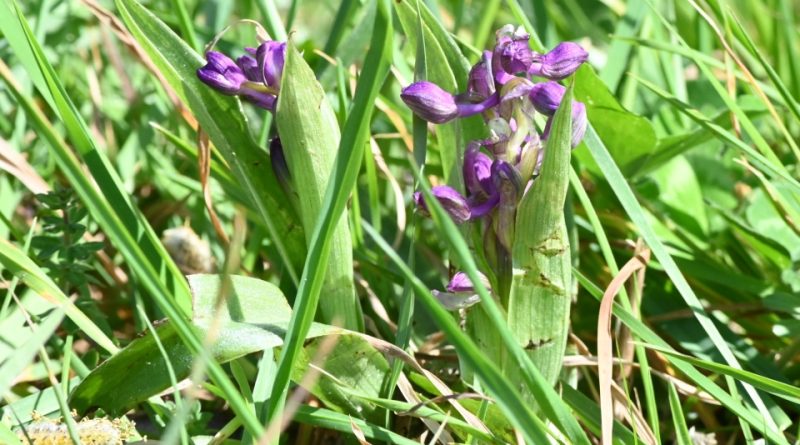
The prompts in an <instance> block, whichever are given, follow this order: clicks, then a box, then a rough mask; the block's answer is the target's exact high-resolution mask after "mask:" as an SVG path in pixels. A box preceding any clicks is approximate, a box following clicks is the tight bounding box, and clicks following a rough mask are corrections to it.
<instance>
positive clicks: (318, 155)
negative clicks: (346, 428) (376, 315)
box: [275, 44, 364, 331]
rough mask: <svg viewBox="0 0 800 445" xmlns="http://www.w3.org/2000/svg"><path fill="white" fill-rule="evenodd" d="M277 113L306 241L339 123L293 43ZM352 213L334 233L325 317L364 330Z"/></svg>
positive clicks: (330, 166) (319, 206) (319, 205)
mask: <svg viewBox="0 0 800 445" xmlns="http://www.w3.org/2000/svg"><path fill="white" fill-rule="evenodd" d="M275 114H276V120H277V124H278V134H279V135H280V137H281V143H282V145H283V152H284V154H285V156H286V163H287V165H288V166H289V172H290V174H291V177H292V185H293V188H294V190H295V191H296V192H297V196H298V201H299V205H300V219H301V221H302V222H303V229H304V231H305V233H306V243H310V242H311V235H312V233H313V231H314V225H315V224H316V222H317V219H318V218H319V216H320V212H321V211H322V205H323V200H324V199H325V190H326V188H327V186H328V180H329V179H330V177H331V174H332V173H333V167H334V160H335V157H336V152H337V149H338V148H339V125H338V124H337V122H336V115H335V114H334V113H333V109H332V108H331V106H330V104H329V103H328V100H327V99H326V98H325V92H324V91H322V87H321V86H320V85H319V83H318V82H317V79H316V78H315V77H314V72H313V71H311V68H310V67H309V66H308V65H307V64H306V62H305V61H304V60H303V58H302V56H300V54H299V53H298V52H297V50H296V49H295V47H294V45H292V44H289V45H288V48H287V49H286V64H285V66H284V70H283V76H282V80H281V93H280V95H279V96H278V106H277V110H276V112H275ZM347 213H348V212H347V210H345V211H344V212H343V213H342V215H341V216H340V217H339V220H338V222H337V223H336V225H335V228H334V229H333V232H332V233H331V235H330V241H329V242H330V245H331V247H330V257H329V259H328V263H327V270H326V273H325V280H324V281H323V286H324V287H325V295H323V296H322V297H321V298H320V301H319V317H320V320H322V321H323V322H326V323H335V324H337V325H341V326H342V327H344V328H346V329H351V330H354V331H362V330H363V329H364V320H363V319H362V316H361V306H360V305H359V302H358V298H357V296H356V291H355V284H354V282H353V242H352V240H351V239H350V227H349V226H348V224H347V221H348V216H347Z"/></svg>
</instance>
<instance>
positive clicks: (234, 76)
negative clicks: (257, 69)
mask: <svg viewBox="0 0 800 445" xmlns="http://www.w3.org/2000/svg"><path fill="white" fill-rule="evenodd" d="M206 61H207V62H206V64H205V65H204V66H203V67H202V68H200V69H198V70H197V77H198V78H199V79H200V80H201V81H202V82H203V83H205V84H206V85H208V86H210V87H211V88H214V89H215V90H217V91H219V92H220V93H223V94H227V95H230V96H233V95H236V94H239V89H240V88H241V87H242V84H243V83H245V82H247V77H246V76H245V74H244V72H243V71H242V69H241V68H239V66H238V65H236V63H234V61H233V60H231V58H230V57H228V56H226V55H225V54H222V53H219V52H216V51H209V52H207V53H206Z"/></svg>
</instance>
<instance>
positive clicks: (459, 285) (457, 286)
mask: <svg viewBox="0 0 800 445" xmlns="http://www.w3.org/2000/svg"><path fill="white" fill-rule="evenodd" d="M478 275H479V278H480V281H481V283H482V284H483V285H484V286H485V287H486V288H487V289H489V290H491V289H492V286H491V285H490V284H489V280H488V279H487V278H486V277H485V276H484V275H483V274H482V273H480V272H478ZM446 289H447V291H448V292H475V285H474V284H472V280H470V279H469V276H468V275H467V274H466V273H464V272H456V274H455V275H453V278H451V279H450V282H449V283H447V288H446Z"/></svg>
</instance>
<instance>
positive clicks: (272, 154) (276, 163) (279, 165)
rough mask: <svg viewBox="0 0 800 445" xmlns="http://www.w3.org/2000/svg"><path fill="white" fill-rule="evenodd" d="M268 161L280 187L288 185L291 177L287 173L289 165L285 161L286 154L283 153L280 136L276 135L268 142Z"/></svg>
mask: <svg viewBox="0 0 800 445" xmlns="http://www.w3.org/2000/svg"><path fill="white" fill-rule="evenodd" d="M269 161H270V164H271V165H272V171H273V172H274V173H275V177H276V178H277V179H278V183H280V184H281V187H284V188H286V187H289V186H290V185H291V179H292V177H291V174H290V173H289V165H288V164H287V163H286V156H285V155H284V153H283V144H281V138H278V137H276V138H274V139H272V140H271V141H270V142H269Z"/></svg>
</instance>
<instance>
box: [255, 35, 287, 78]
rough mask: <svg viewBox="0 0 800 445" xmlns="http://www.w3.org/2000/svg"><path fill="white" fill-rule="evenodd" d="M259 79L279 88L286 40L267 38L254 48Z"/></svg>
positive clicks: (284, 59) (284, 58) (284, 60)
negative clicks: (259, 74)
mask: <svg viewBox="0 0 800 445" xmlns="http://www.w3.org/2000/svg"><path fill="white" fill-rule="evenodd" d="M256 60H258V68H259V72H260V73H262V77H261V80H262V81H263V82H264V83H265V84H266V85H268V86H271V87H274V88H280V84H281V75H282V74H283V65H284V63H285V62H286V42H277V41H274V40H269V41H266V42H264V43H262V44H261V45H259V46H258V50H256Z"/></svg>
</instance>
